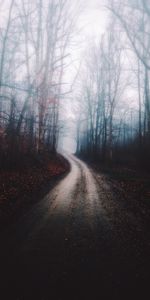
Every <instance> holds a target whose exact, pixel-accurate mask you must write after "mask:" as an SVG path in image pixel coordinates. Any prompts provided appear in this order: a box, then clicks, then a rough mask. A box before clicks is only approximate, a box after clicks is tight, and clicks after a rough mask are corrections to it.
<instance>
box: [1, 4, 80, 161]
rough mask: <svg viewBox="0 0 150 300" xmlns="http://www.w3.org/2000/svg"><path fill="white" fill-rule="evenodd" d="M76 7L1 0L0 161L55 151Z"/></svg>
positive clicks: (65, 89) (17, 159) (16, 159)
mask: <svg viewBox="0 0 150 300" xmlns="http://www.w3.org/2000/svg"><path fill="white" fill-rule="evenodd" d="M75 12H76V8H75V5H73V3H72V4H71V2H70V1H69V0H44V1H43V0H32V1H29V0H21V1H20V0H9V1H0V19H1V21H0V165H1V166H3V165H5V164H8V165H11V164H12V165H14V164H15V165H16V164H17V162H18V161H19V159H20V160H21V159H22V157H23V156H25V155H28V154H30V153H31V154H35V153H40V152H42V151H45V150H46V149H47V150H48V151H52V152H55V151H56V148H57V143H58V136H59V131H60V124H59V110H60V101H61V99H63V97H64V96H65V93H67V88H66V87H65V82H63V75H64V70H65V68H66V66H67V64H68V61H69V52H68V46H69V43H70V41H71V38H72V32H73V29H74V24H75V18H76V14H75Z"/></svg>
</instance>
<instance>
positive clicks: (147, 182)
mask: <svg viewBox="0 0 150 300" xmlns="http://www.w3.org/2000/svg"><path fill="white" fill-rule="evenodd" d="M92 168H93V169H94V170H95V171H96V172H97V173H100V174H101V173H103V175H104V177H105V179H106V180H107V182H109V184H110V185H111V188H112V189H113V191H114V192H115V193H116V194H117V195H118V196H119V197H120V199H122V200H123V201H125V203H126V204H127V205H128V206H129V208H130V209H131V210H132V208H134V211H135V205H136V206H138V207H139V208H140V211H141V214H143V216H144V215H145V214H146V212H147V209H150V173H148V172H144V171H143V170H140V169H133V168H130V167H123V166H115V167H111V168H109V167H104V166H102V165H98V164H94V163H92Z"/></svg>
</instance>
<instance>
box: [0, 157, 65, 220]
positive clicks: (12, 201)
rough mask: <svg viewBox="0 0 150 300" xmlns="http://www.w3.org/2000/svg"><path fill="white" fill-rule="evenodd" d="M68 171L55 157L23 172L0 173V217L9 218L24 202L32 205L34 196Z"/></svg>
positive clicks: (62, 161) (63, 162) (59, 159)
mask: <svg viewBox="0 0 150 300" xmlns="http://www.w3.org/2000/svg"><path fill="white" fill-rule="evenodd" d="M68 169H69V166H68V165H67V164H66V161H65V160H63V159H62V157H59V156H57V157H54V158H51V159H48V160H47V161H46V162H45V160H44V163H43V165H42V164H41V165H39V164H37V165H36V164H35V165H32V167H31V166H30V167H27V168H26V169H25V170H21V171H18V170H13V171H0V216H2V215H3V216H4V218H6V215H7V217H8V218H9V215H11V214H12V213H13V214H15V213H16V211H17V210H18V209H19V208H20V207H21V206H22V205H24V204H25V203H26V202H27V203H30V202H31V204H32V200H33V199H32V198H33V197H35V195H37V196H38V194H39V193H40V192H41V190H42V189H44V187H45V186H47V185H48V186H50V184H51V181H52V179H54V178H57V177H59V176H61V175H62V174H64V173H65V172H66V171H68ZM37 198H38V197H37Z"/></svg>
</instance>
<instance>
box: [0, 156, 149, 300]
mask: <svg viewBox="0 0 150 300" xmlns="http://www.w3.org/2000/svg"><path fill="white" fill-rule="evenodd" d="M67 159H68V160H69V161H70V164H71V172H70V173H69V175H68V176H67V177H66V178H65V179H63V180H62V181H61V182H60V183H59V184H58V185H57V186H56V187H55V188H54V189H53V190H52V191H51V192H50V193H49V194H48V195H47V196H46V197H45V198H44V199H43V200H42V201H41V202H40V203H39V204H36V205H35V206H34V207H33V209H32V210H31V211H30V212H29V213H28V214H26V215H25V216H24V217H23V218H21V220H20V221H19V222H18V223H17V224H15V225H14V226H13V227H12V228H11V229H9V230H7V231H5V232H4V233H3V234H1V237H0V238H1V250H0V251H1V255H0V264H1V270H0V273H1V281H0V285H1V289H0V294H1V296H0V299H2V300H5V299H16V300H24V299H25V300H28V299H32V300H34V299H40V300H47V299H54V300H55V299H57V300H61V299H72V300H80V299H83V300H84V299H102V300H103V299H116V298H117V299H127V297H128V299H136V297H137V296H141V297H142V298H141V299H145V298H144V295H145V294H146V292H147V290H148V284H149V275H150V272H149V268H150V262H149V255H150V235H149V228H148V226H147V221H145V220H147V216H146V217H145V218H144V217H143V215H141V214H140V212H138V211H137V210H136V211H135V213H134V209H132V211H131V210H130V209H129V207H128V206H126V203H125V200H124V199H120V198H119V196H117V195H115V194H114V193H113V192H112V188H111V185H110V184H109V183H108V182H107V181H106V179H105V177H104V176H103V175H99V174H96V173H94V172H93V171H92V170H90V169H89V168H88V167H87V165H86V164H84V163H83V162H81V161H80V160H78V159H77V158H75V157H74V156H67Z"/></svg>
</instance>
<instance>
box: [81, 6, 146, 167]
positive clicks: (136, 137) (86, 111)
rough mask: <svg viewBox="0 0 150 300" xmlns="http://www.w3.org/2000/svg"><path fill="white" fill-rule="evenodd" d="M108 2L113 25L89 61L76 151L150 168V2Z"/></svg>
mask: <svg viewBox="0 0 150 300" xmlns="http://www.w3.org/2000/svg"><path fill="white" fill-rule="evenodd" d="M108 2H109V3H108V6H107V9H109V11H110V14H111V22H110V25H109V26H108V28H107V31H106V32H105V34H104V35H103V36H102V38H101V41H100V42H99V43H95V45H94V43H92V44H91V46H90V51H89V53H88V58H87V62H86V63H85V66H84V68H85V70H86V76H85V77H84V76H82V87H81V92H80V95H79V97H78V98H79V101H78V102H79V103H78V106H79V107H80V109H81V114H80V115H79V117H78V122H77V123H78V125H77V153H78V154H79V155H80V156H83V157H87V158H88V159H89V158H90V159H94V160H100V161H101V162H103V163H108V164H112V163H119V164H120V163H121V164H122V163H123V164H126V165H130V166H134V167H136V166H138V167H144V168H148V169H150V47H149V43H150V6H149V4H148V2H147V1H144V0H141V1H138V2H137V1H128V0H126V1H125V2H122V1H119V0H118V1H113V0H112V1H108ZM81 99H82V101H81Z"/></svg>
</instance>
